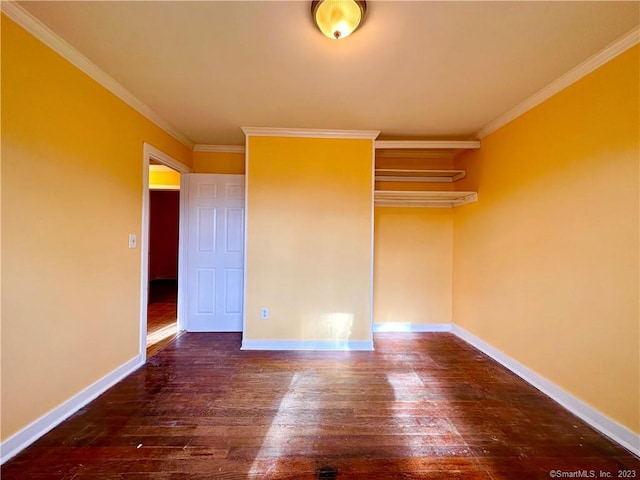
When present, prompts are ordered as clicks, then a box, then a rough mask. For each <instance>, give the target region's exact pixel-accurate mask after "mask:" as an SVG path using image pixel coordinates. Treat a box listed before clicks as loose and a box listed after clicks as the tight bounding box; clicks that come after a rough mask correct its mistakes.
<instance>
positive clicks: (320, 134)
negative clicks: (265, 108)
mask: <svg viewBox="0 0 640 480" xmlns="http://www.w3.org/2000/svg"><path fill="white" fill-rule="evenodd" d="M240 128H241V129H242V131H243V132H244V134H245V135H246V136H247V137H305V138H350V139H368V140H375V139H376V137H377V136H378V135H379V134H380V131H378V130H324V129H316V128H271V127H240Z"/></svg>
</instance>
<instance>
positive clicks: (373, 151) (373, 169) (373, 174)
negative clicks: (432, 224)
mask: <svg viewBox="0 0 640 480" xmlns="http://www.w3.org/2000/svg"><path fill="white" fill-rule="evenodd" d="M372 143H373V144H372V145H371V147H372V148H371V245H370V248H371V250H370V253H369V256H370V262H371V266H370V268H371V270H370V271H371V275H370V276H369V278H370V285H369V292H370V294H369V338H370V339H371V345H372V348H373V322H374V321H375V319H374V318H373V309H374V301H373V287H374V283H373V275H374V272H375V264H374V258H373V255H374V252H375V235H376V232H375V224H376V209H375V206H376V200H375V191H376V149H375V142H372Z"/></svg>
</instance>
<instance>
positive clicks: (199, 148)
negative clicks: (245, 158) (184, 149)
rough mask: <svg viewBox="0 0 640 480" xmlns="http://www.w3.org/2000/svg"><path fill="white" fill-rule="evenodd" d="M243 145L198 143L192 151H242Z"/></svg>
mask: <svg viewBox="0 0 640 480" xmlns="http://www.w3.org/2000/svg"><path fill="white" fill-rule="evenodd" d="M244 150H245V149H244V145H204V144H202V143H198V144H196V145H194V147H193V151H194V152H213V153H244Z"/></svg>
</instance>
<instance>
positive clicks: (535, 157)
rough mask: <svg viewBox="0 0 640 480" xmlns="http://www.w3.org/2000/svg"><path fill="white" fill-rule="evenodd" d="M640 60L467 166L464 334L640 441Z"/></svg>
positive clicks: (459, 305) (492, 138) (609, 72)
mask: <svg viewBox="0 0 640 480" xmlns="http://www.w3.org/2000/svg"><path fill="white" fill-rule="evenodd" d="M639 65H640V48H639V47H638V46H636V47H634V48H632V49H630V50H628V51H627V52H625V53H623V54H621V55H620V56H618V57H616V58H615V59H613V60H612V61H610V62H609V63H607V64H605V65H604V66H602V67H600V68H599V69H597V70H596V71H594V72H592V73H591V74H589V75H588V76H586V77H585V78H583V79H581V80H580V81H578V82H576V83H575V84H573V85H571V86H570V87H568V88H566V89H565V90H563V91H562V92H560V93H559V94H557V95H555V96H554V97H552V98H550V99H549V100H547V101H545V102H544V103H542V104H541V105H539V106H537V107H536V108H534V109H532V110H531V111H529V112H528V113H526V114H524V115H523V116H521V117H519V118H518V119H516V120H514V121H513V122H511V123H509V124H508V125H506V126H504V127H503V128H501V129H499V130H498V131H496V132H495V133H493V134H491V135H489V136H487V137H486V138H484V139H483V141H482V148H481V149H480V150H479V151H477V152H472V153H468V154H465V155H464V156H462V157H460V158H459V161H458V162H457V165H458V166H459V167H463V168H467V169H468V178H467V180H465V181H463V183H462V184H461V189H466V188H467V187H468V188H470V189H471V188H475V187H477V190H478V196H479V201H478V203H475V204H470V205H466V206H464V207H461V208H458V209H456V211H455V215H454V251H453V258H454V262H453V264H454V272H453V298H454V305H453V319H454V322H455V323H456V324H458V325H460V326H462V327H463V328H465V329H467V330H469V331H470V332H472V333H474V334H475V335H477V336H479V337H480V338H481V339H483V340H484V341H486V342H488V343H489V344H491V345H492V346H494V347H495V348H497V349H499V350H501V351H502V352H504V353H506V354H507V355H509V356H511V357H513V358H514V359H516V360H518V361H519V362H521V363H523V364H524V365H526V366H527V367H529V368H531V369H532V370H534V371H535V372H537V373H538V374H540V375H542V376H543V377H545V378H547V379H549V380H550V381H551V382H553V383H555V384H556V385H558V386H560V387H561V388H563V389H564V390H566V391H567V392H569V393H571V394H572V395H574V396H576V397H578V398H579V399H581V400H583V401H584V402H586V403H588V404H590V405H591V406H593V407H595V408H596V409H597V410H599V411H600V412H602V413H604V414H605V415H607V416H609V417H610V418H612V419H613V420H615V421H617V422H619V423H621V424H623V425H625V426H626V427H628V428H629V429H630V430H632V431H634V432H640V312H639V292H640V282H639V268H638V266H639V245H640V236H639V222H640V206H639V194H640V188H639V174H640V168H639V161H640V160H639V157H640V107H639V106H640V98H639V90H640V89H639V88H638V86H639V85H640V75H639V72H638V70H639V69H638V67H639Z"/></svg>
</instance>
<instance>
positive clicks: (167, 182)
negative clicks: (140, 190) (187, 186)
mask: <svg viewBox="0 0 640 480" xmlns="http://www.w3.org/2000/svg"><path fill="white" fill-rule="evenodd" d="M149 188H150V189H152V190H162V189H176V190H179V189H180V172H175V171H171V172H164V171H159V172H158V171H153V170H149Z"/></svg>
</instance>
